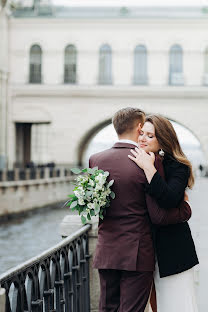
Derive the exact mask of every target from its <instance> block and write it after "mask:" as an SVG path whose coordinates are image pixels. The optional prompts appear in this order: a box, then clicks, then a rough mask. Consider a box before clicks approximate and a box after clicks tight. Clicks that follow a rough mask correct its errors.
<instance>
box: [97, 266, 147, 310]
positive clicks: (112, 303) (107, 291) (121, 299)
mask: <svg viewBox="0 0 208 312" xmlns="http://www.w3.org/2000/svg"><path fill="white" fill-rule="evenodd" d="M99 276H100V292H101V293H100V302H99V312H107V311H108V312H117V311H118V312H144V310H145V307H146V304H147V301H148V298H149V294H150V290H151V286H152V281H153V272H132V271H123V270H122V271H121V270H110V269H100V270H99Z"/></svg>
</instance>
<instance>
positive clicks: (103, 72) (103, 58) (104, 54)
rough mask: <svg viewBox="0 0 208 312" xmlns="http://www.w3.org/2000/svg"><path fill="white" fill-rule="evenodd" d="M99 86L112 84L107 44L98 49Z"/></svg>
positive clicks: (109, 51)
mask: <svg viewBox="0 0 208 312" xmlns="http://www.w3.org/2000/svg"><path fill="white" fill-rule="evenodd" d="M99 84H103V85H109V84H112V51H111V47H110V46H109V45H108V44H104V45H102V46H101V47H100V52H99Z"/></svg>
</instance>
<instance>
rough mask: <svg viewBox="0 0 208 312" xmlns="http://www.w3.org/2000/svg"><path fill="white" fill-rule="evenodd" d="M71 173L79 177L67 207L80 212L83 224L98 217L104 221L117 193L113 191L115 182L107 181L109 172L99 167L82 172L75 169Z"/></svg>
mask: <svg viewBox="0 0 208 312" xmlns="http://www.w3.org/2000/svg"><path fill="white" fill-rule="evenodd" d="M71 171H72V172H73V173H74V174H78V176H77V178H76V180H75V183H74V184H75V188H74V190H73V194H71V195H68V197H70V200H68V202H67V206H69V207H70V209H72V210H77V211H78V213H79V215H80V216H81V221H82V223H83V224H86V223H87V220H91V217H93V216H97V215H99V218H101V219H102V220H103V218H104V215H105V212H106V207H109V206H110V199H111V198H112V199H114V198H115V193H114V192H113V191H111V186H112V185H113V183H114V180H111V181H109V182H108V181H107V177H108V176H109V172H108V171H103V170H98V167H94V168H92V169H91V168H85V169H82V170H80V169H77V168H74V169H71Z"/></svg>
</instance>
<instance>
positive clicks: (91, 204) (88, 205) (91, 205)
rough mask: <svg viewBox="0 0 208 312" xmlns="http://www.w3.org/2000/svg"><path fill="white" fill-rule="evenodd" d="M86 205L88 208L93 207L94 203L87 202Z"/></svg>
mask: <svg viewBox="0 0 208 312" xmlns="http://www.w3.org/2000/svg"><path fill="white" fill-rule="evenodd" d="M87 207H88V208H89V209H95V203H88V204H87Z"/></svg>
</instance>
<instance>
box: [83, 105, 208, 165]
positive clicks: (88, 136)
mask: <svg viewBox="0 0 208 312" xmlns="http://www.w3.org/2000/svg"><path fill="white" fill-rule="evenodd" d="M146 114H147V115H149V114H155V112H151V111H149V112H147V113H146ZM160 115H162V116H163V117H165V118H167V119H169V120H170V121H173V122H174V123H176V124H177V125H180V126H181V127H183V128H185V129H186V130H187V131H188V132H189V133H190V134H191V135H193V137H194V138H195V139H196V140H197V141H198V142H199V145H200V149H201V150H202V153H203V154H204V155H205V154H206V153H205V151H204V148H203V144H202V142H201V140H200V138H199V137H198V136H197V134H196V133H195V132H194V131H193V128H191V129H190V127H189V126H187V125H186V124H184V123H183V122H182V121H181V120H180V119H179V120H178V118H173V117H172V116H170V115H169V114H162V113H160ZM111 123H112V118H106V119H104V120H103V121H101V122H98V123H96V124H95V125H94V126H93V127H90V128H89V129H87V131H86V133H85V135H84V136H83V137H82V138H81V140H80V141H79V144H78V149H77V150H78V152H77V163H78V165H79V166H82V165H83V157H84V154H85V152H86V150H87V148H88V146H89V144H90V142H91V141H92V139H93V138H94V137H95V136H96V135H97V134H98V133H99V132H100V131H101V130H102V129H104V128H105V127H107V126H108V125H110V124H111Z"/></svg>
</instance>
